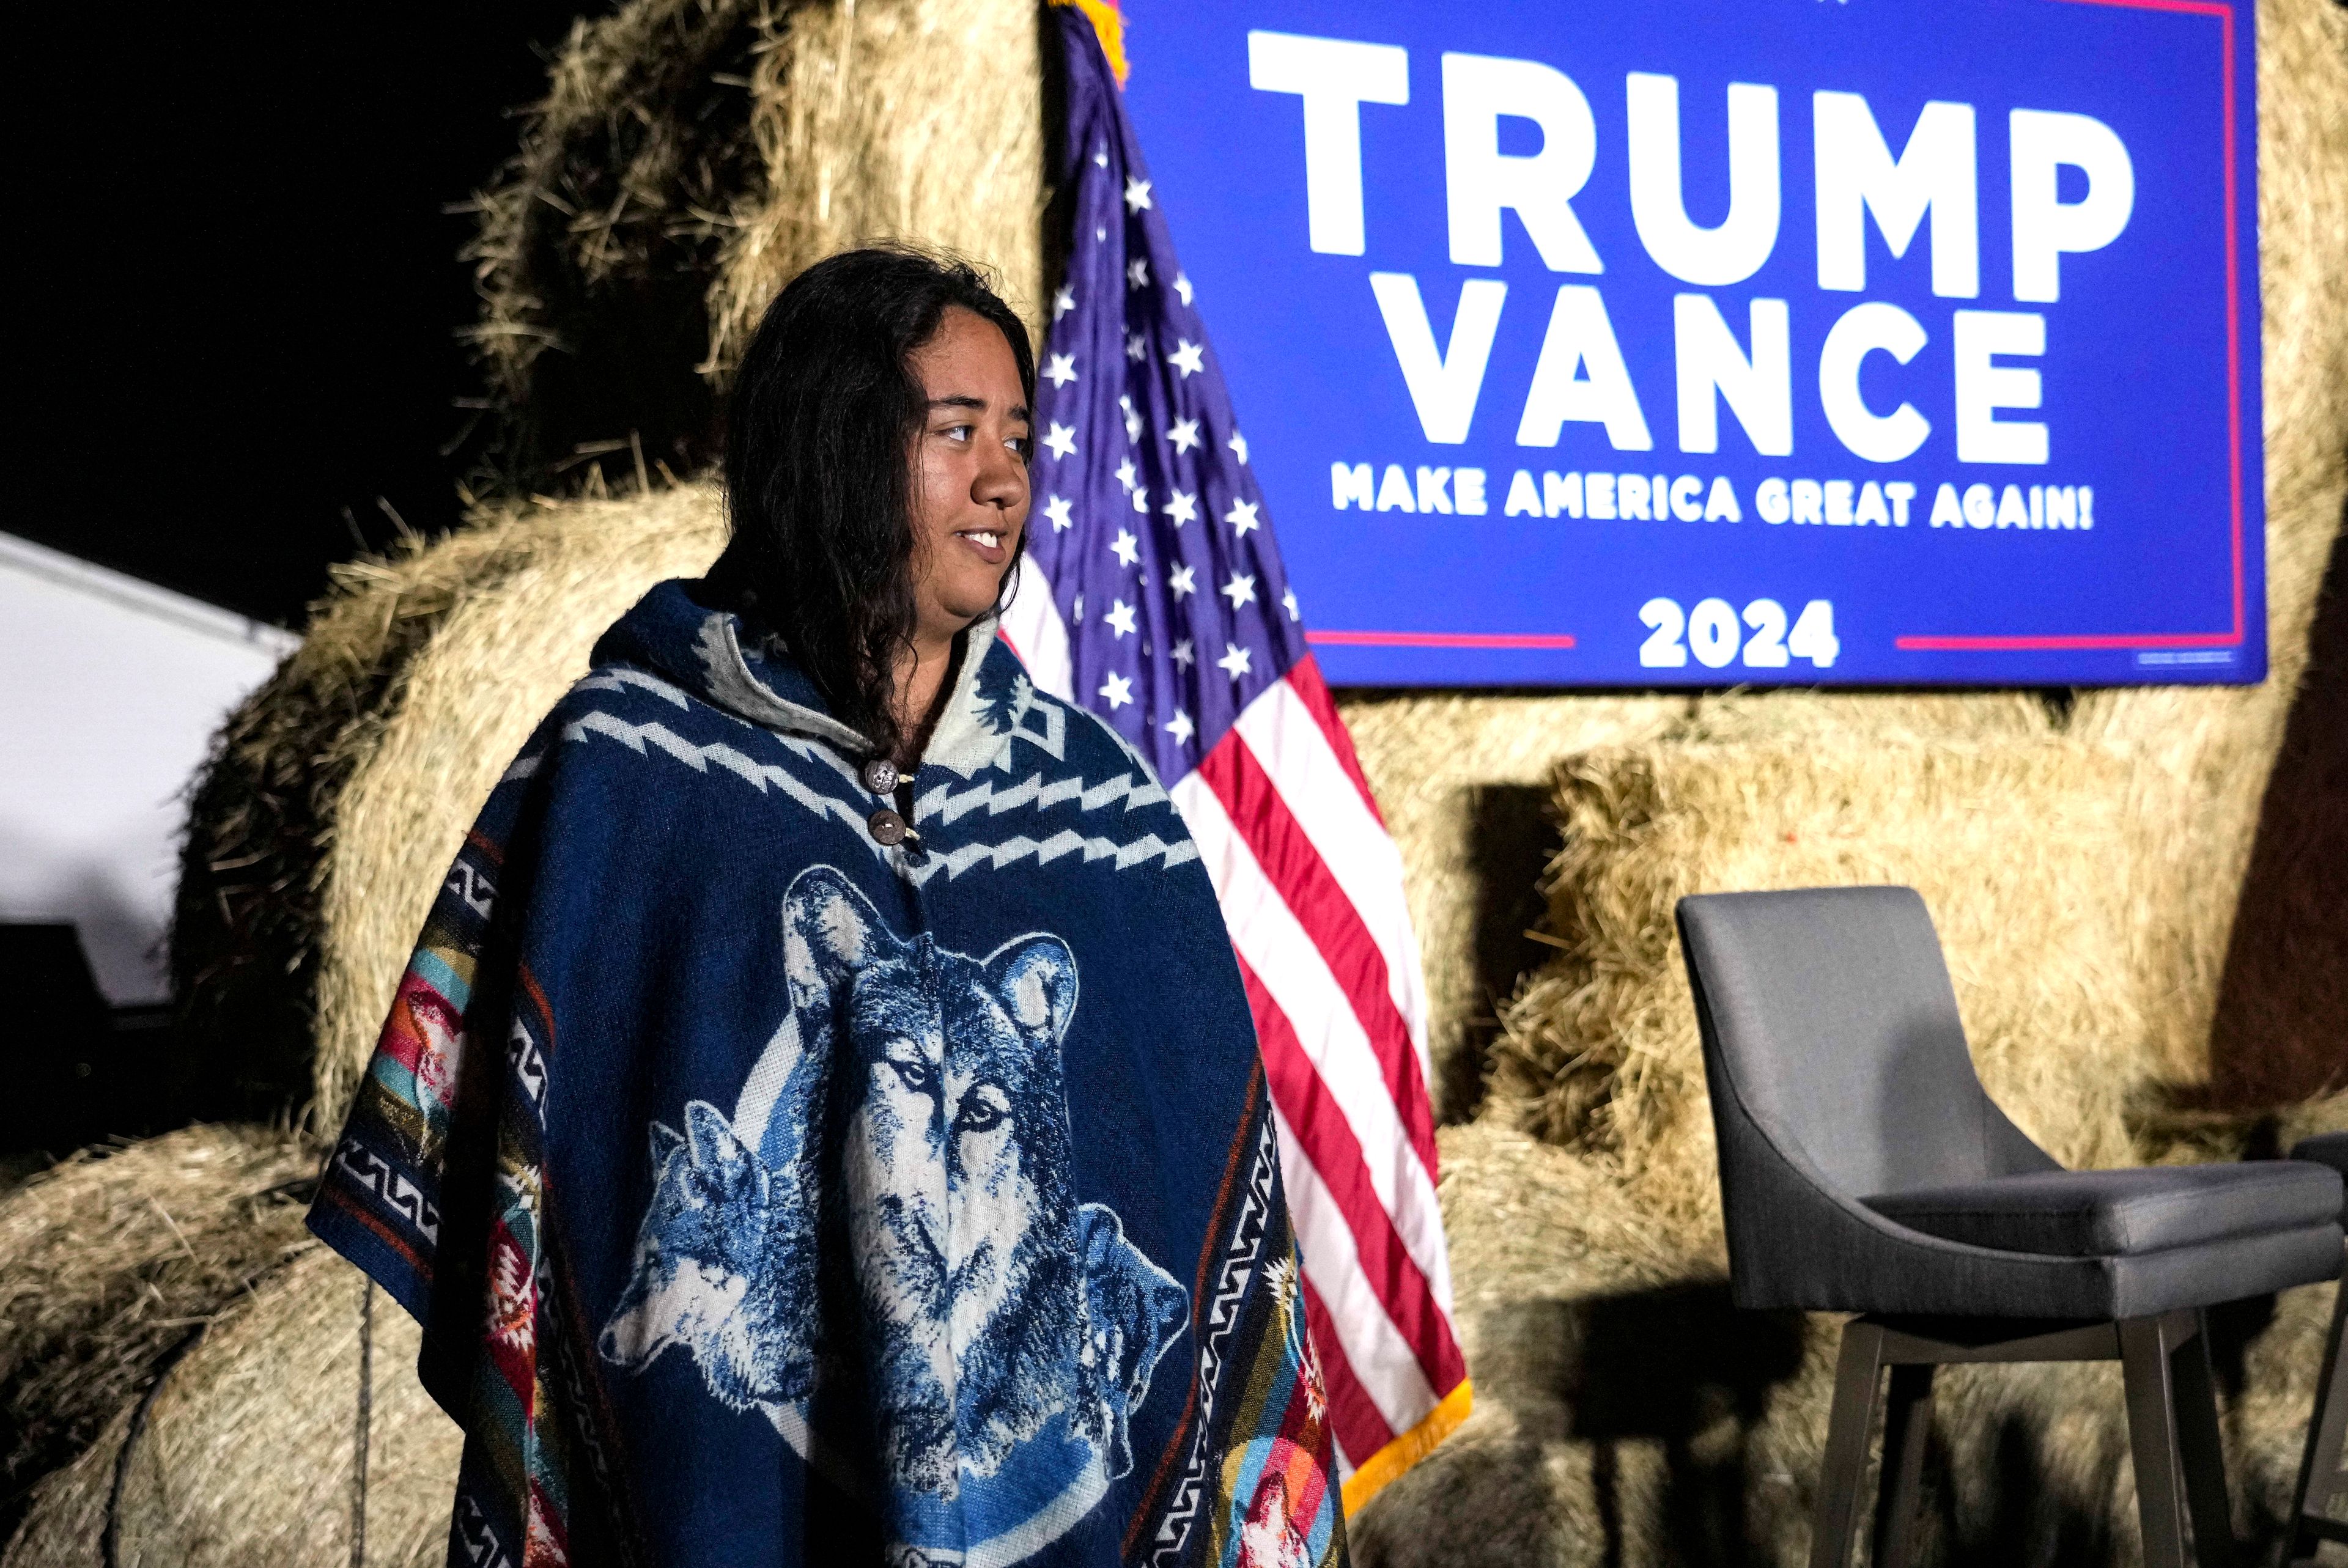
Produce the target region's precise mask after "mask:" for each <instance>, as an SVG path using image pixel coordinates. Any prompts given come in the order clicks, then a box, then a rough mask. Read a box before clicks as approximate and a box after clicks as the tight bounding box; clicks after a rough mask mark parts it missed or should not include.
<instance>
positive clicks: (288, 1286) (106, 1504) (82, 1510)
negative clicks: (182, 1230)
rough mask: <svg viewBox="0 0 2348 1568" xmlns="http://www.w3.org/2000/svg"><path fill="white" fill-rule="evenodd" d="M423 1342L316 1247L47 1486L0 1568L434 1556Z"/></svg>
mask: <svg viewBox="0 0 2348 1568" xmlns="http://www.w3.org/2000/svg"><path fill="white" fill-rule="evenodd" d="M420 1344H421V1335H420V1333H419V1331H418V1330H417V1327H416V1324H415V1322H414V1320H413V1319H411V1318H410V1317H408V1316H407V1314H406V1313H404V1312H402V1311H400V1310H399V1308H398V1307H396V1306H394V1305H393V1304H392V1303H391V1302H390V1301H389V1300H388V1299H387V1298H386V1297H385V1296H383V1294H382V1293H381V1292H380V1291H373V1290H372V1287H371V1286H368V1285H367V1284H366V1281H365V1280H364V1278H363V1277H362V1276H360V1275H359V1274H358V1273H357V1272H356V1271H355V1270H354V1269H353V1268H351V1267H350V1266H349V1265H347V1264H345V1263H344V1262H343V1261H342V1260H341V1259H339V1258H337V1257H335V1255H332V1254H331V1253H328V1252H326V1251H325V1250H324V1248H314V1249H313V1250H312V1251H310V1252H308V1253H306V1254H304V1255H303V1256H301V1257H300V1258H298V1259H296V1260H295V1261H294V1262H293V1264H292V1265H291V1266H288V1267H287V1268H286V1269H285V1270H284V1271H283V1274H281V1275H280V1276H277V1277H276V1278H275V1279H273V1280H272V1281H270V1282H269V1283H268V1284H267V1285H264V1286H262V1287H261V1288H260V1289H259V1290H258V1291H256V1292H255V1293H254V1294H253V1295H252V1297H251V1298H250V1300H249V1301H248V1302H247V1303H246V1304H245V1305H244V1306H243V1307H242V1308H241V1309H240V1310H239V1311H237V1312H235V1313H234V1314H232V1315H230V1316H228V1317H224V1318H223V1319H222V1320H221V1321H220V1322H218V1323H216V1324H215V1325H214V1326H213V1327H211V1329H210V1331H209V1332H207V1333H206V1334H205V1336H204V1337H203V1338H202V1339H201V1341H200V1342H199V1343H197V1344H196V1345H195V1346H194V1347H193V1348H191V1350H190V1351H189V1352H188V1353H187V1354H186V1355H185V1356H184V1357H182V1358H180V1360H179V1361H178V1362H177V1363H176V1364H175V1365H173V1366H172V1367H171V1368H170V1369H169V1371H168V1372H167V1374H166V1375H165V1377H164V1378H162V1380H161V1381H160V1382H159V1383H158V1384H157V1386H156V1388H155V1389H154V1390H153V1392H152V1394H151V1397H150V1398H149V1399H142V1400H140V1401H138V1402H136V1403H134V1404H132V1405H130V1406H129V1407H127V1408H125V1409H122V1410H120V1411H119V1412H118V1414H117V1415H116V1416H115V1418H114V1419H113V1420H111V1421H110V1422H109V1423H108V1425H107V1428H106V1430H105V1432H104V1433H103V1434H102V1435H101V1436H100V1438H99V1439H98V1441H97V1442H96V1443H95V1444H94V1445H92V1447H91V1448H90V1449H89V1450H88V1452H87V1453H85V1454H83V1456H82V1457H81V1458H80V1459H79V1460H76V1461H75V1462H74V1464H73V1465H72V1466H70V1467H69V1468H67V1469H66V1470H63V1471H58V1472H57V1474H56V1475H54V1476H52V1477H50V1478H49V1480H48V1481H46V1482H45V1483H44V1484H43V1485H42V1487H41V1489H40V1490H39V1491H38V1492H37V1493H36V1495H35V1497H34V1501H33V1508H32V1512H31V1513H30V1515H29V1516H28V1517H27V1518H26V1522H25V1525H24V1528H23V1529H22V1530H21V1531H19V1532H18V1533H17V1535H16V1538H15V1541H13V1542H11V1543H10V1544H9V1547H8V1552H7V1555H6V1556H5V1559H0V1564H5V1568H139V1565H142V1564H143V1565H145V1568H351V1565H353V1564H358V1565H360V1568H407V1565H409V1564H414V1565H417V1568H423V1565H425V1564H429V1563H439V1562H440V1561H441V1560H442V1557H443V1554H444V1553H445V1551H446V1549H447V1541H448V1509H449V1503H450V1500H451V1499H452V1498H453V1497H454V1495H455V1492H456V1480H457V1461H458V1454H459V1451H460V1450H461V1448H462V1436H461V1434H460V1433H459V1432H458V1430H457V1427H456V1424H455V1423H454V1422H452V1421H450V1420H449V1419H448V1417H446V1416H445V1415H443V1414H441V1412H440V1410H439V1408H438V1406H436V1405H434V1404H433V1403H432V1401H431V1399H430V1398H429V1397H428V1396H427V1395H426V1394H425V1392H424V1389H423V1387H422V1385H420V1384H419V1383H417V1380H416V1375H415V1372H414V1369H413V1368H414V1366H415V1361H416V1354H417V1348H419V1346H420ZM362 1389H364V1390H365V1399H364V1404H363V1401H362ZM363 1410H364V1420H362V1412H363ZM363 1436H364V1442H365V1449H366V1465H365V1468H364V1471H362V1470H361V1467H360V1465H359V1463H358V1455H359V1450H360V1446H361V1441H362V1437H363ZM362 1474H363V1475H364V1481H363V1482H362V1481H361V1477H362ZM355 1526H356V1527H359V1528H363V1530H364V1534H363V1536H361V1537H359V1538H358V1540H357V1541H356V1542H355V1541H354V1531H355ZM109 1535H110V1536H111V1543H112V1551H111V1553H110V1555H109V1554H108V1551H107V1543H108V1537H109ZM355 1544H356V1545H357V1547H358V1548H359V1550H354V1545H355Z"/></svg>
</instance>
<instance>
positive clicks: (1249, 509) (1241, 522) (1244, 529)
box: [1223, 500, 1263, 538]
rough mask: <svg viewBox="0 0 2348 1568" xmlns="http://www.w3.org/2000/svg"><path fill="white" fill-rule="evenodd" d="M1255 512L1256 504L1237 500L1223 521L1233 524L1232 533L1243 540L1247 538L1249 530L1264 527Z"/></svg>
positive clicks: (1225, 514) (1224, 515)
mask: <svg viewBox="0 0 2348 1568" xmlns="http://www.w3.org/2000/svg"><path fill="white" fill-rule="evenodd" d="M1255 511H1256V503H1255V502H1253V501H1237V500H1235V501H1233V502H1232V503H1231V510H1230V511H1228V512H1225V513H1224V514H1223V521H1225V522H1227V523H1229V524H1231V532H1232V533H1234V534H1236V535H1238V536H1239V537H1240V538H1247V536H1248V530H1249V529H1251V528H1262V526H1263V524H1262V520H1261V519H1260V518H1257V517H1256V515H1255Z"/></svg>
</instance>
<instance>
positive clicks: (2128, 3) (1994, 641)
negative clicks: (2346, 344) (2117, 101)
mask: <svg viewBox="0 0 2348 1568" xmlns="http://www.w3.org/2000/svg"><path fill="white" fill-rule="evenodd" d="M2067 3H2068V4H2071V5H2112V6H2118V7H2122V8H2125V9H2128V10H2135V11H2173V12H2180V13H2183V14H2185V15H2194V16H2215V17H2217V18H2218V21H2219V26H2220V36H2221V47H2220V59H2219V70H2220V72H2221V73H2222V75H2223V87H2224V99H2225V160H2226V173H2225V190H2226V425H2227V435H2228V436H2229V445H2230V448H2231V459H2232V466H2233V474H2232V479H2233V506H2234V518H2233V552H2234V630H2232V631H2230V632H2223V631H2183V632H2147V633H2143V634H2140V635H2128V634H2125V633H2114V634H2106V635H2091V636H2052V637H1895V638H1893V639H1892V640H1891V645H1892V646H1893V647H1894V648H1897V649H1899V650H1900V651H1902V652H1977V653H2006V652H2018V651H2036V650H2044V649H2092V648H2232V647H2236V646H2239V645H2240V642H2241V641H2242V597H2243V585H2242V289H2241V261H2240V256H2241V242H2240V235H2239V232H2238V231H2237V229H2236V227H2235V211H2236V209H2237V207H2238V206H2239V202H2238V201H2237V200H2236V197H2235V192H2234V162H2235V159H2234V8H2233V7H2232V6H2231V5H2223V4H2220V3H2219V0H2067Z"/></svg>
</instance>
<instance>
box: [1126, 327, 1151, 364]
mask: <svg viewBox="0 0 2348 1568" xmlns="http://www.w3.org/2000/svg"><path fill="white" fill-rule="evenodd" d="M1148 356H1149V343H1148V340H1147V339H1145V338H1144V337H1143V336H1142V335H1141V334H1140V333H1126V334H1125V357H1126V358H1128V359H1129V360H1131V361H1133V363H1134V364H1140V363H1141V362H1142V361H1143V360H1144V359H1147V358H1148Z"/></svg>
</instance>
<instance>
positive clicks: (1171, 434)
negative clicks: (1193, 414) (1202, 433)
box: [1166, 419, 1199, 452]
mask: <svg viewBox="0 0 2348 1568" xmlns="http://www.w3.org/2000/svg"><path fill="white" fill-rule="evenodd" d="M1166 439H1167V440H1169V441H1170V442H1172V443H1173V444H1174V450H1175V451H1177V452H1188V451H1189V450H1190V449H1191V448H1192V447H1194V446H1198V445H1199V422H1198V421H1197V420H1195V419H1177V420H1176V421H1175V422H1174V427H1173V428H1172V429H1170V430H1169V431H1167V432H1166Z"/></svg>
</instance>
